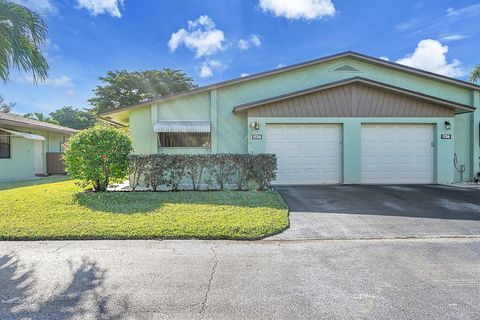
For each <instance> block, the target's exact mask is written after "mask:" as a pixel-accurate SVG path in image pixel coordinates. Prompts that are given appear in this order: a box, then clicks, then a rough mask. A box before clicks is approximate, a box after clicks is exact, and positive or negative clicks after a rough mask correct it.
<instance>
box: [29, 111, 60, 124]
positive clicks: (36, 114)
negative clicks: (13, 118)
mask: <svg viewBox="0 0 480 320" xmlns="http://www.w3.org/2000/svg"><path fill="white" fill-rule="evenodd" d="M23 116H24V117H25V118H30V119H34V120H38V121H43V122H48V123H53V124H58V121H57V120H54V119H52V118H50V117H49V116H46V115H44V114H43V113H41V112H34V113H26V114H24V115H23Z"/></svg>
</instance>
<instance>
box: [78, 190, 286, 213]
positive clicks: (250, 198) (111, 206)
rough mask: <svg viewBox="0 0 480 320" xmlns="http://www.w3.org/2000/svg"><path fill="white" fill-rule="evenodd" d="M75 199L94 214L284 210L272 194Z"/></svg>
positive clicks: (167, 194)
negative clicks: (172, 207)
mask: <svg viewBox="0 0 480 320" xmlns="http://www.w3.org/2000/svg"><path fill="white" fill-rule="evenodd" d="M75 199H76V201H77V202H78V204H80V205H81V206H84V207H87V208H89V209H91V210H94V211H103V212H111V213H123V214H135V213H147V212H152V211H155V210H158V209H160V208H161V207H162V206H164V205H167V204H179V205H180V204H182V205H210V206H238V207H248V208H272V209H286V205H285V203H284V202H283V200H282V198H281V197H280V195H279V194H278V193H277V192H274V191H269V192H246V191H179V192H99V193H94V192H81V193H77V194H76V195H75Z"/></svg>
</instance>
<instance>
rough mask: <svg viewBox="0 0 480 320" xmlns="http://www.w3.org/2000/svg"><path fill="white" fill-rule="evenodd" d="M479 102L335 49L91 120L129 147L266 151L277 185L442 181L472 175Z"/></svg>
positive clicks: (440, 80)
mask: <svg viewBox="0 0 480 320" xmlns="http://www.w3.org/2000/svg"><path fill="white" fill-rule="evenodd" d="M479 107H480V86H477V85H474V84H472V83H467V82H464V81H460V80H457V79H452V78H448V77H444V76H441V75H438V74H433V73H430V72H426V71H422V70H418V69H414V68H410V67H406V66H403V65H399V64H396V63H392V62H388V61H384V60H380V59H377V58H372V57H369V56H365V55H362V54H359V53H355V52H345V53H340V54H337V55H333V56H329V57H325V58H321V59H317V60H312V61H308V62H304V63H300V64H296V65H292V66H287V67H284V68H280V69H276V70H272V71H267V72H263V73H259V74H255V75H251V76H248V77H243V78H238V79H234V80H230V81H225V82H220V83H216V84H212V85H208V86H205V87H200V88H196V89H193V90H191V91H188V92H185V93H181V94H177V95H172V96H165V97H159V98H157V99H153V100H150V101H146V102H143V103H139V104H137V105H133V106H127V107H123V108H118V109H115V110H112V111H108V112H105V113H103V114H101V115H100V116H101V118H103V119H105V120H107V121H111V122H113V123H117V124H121V125H123V126H126V127H128V130H129V132H130V135H131V137H132V138H133V142H134V149H135V152H136V153H141V154H151V153H228V152H230V153H247V152H249V153H262V152H270V153H275V154H276V155H277V157H278V174H277V181H276V183H281V184H317V183H318V184H320V183H346V184H352V183H381V184H385V183H387V184H388V183H391V184H395V183H451V182H454V181H458V180H460V173H459V172H458V171H461V170H464V172H463V179H464V180H472V178H473V177H474V175H475V174H476V173H477V172H478V171H480V170H479V124H480V117H479V111H478V110H477V111H475V110H476V109H479ZM455 154H456V156H457V160H458V162H457V169H458V171H457V170H456V169H455V166H454V156H455Z"/></svg>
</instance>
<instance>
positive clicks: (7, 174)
mask: <svg viewBox="0 0 480 320" xmlns="http://www.w3.org/2000/svg"><path fill="white" fill-rule="evenodd" d="M75 132H76V130H74V129H70V128H66V127H62V126H58V125H55V124H51V123H47V122H43V121H38V120H33V119H29V118H24V117H22V116H19V115H15V114H11V113H3V112H0V180H14V179H27V178H32V177H35V176H36V175H37V176H42V175H46V174H50V173H62V171H63V164H62V162H61V159H60V155H61V153H62V152H63V145H64V143H65V142H66V141H67V140H68V137H69V136H70V135H71V134H73V133H75Z"/></svg>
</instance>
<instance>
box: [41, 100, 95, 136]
mask: <svg viewBox="0 0 480 320" xmlns="http://www.w3.org/2000/svg"><path fill="white" fill-rule="evenodd" d="M50 117H51V118H52V119H53V120H55V121H57V122H58V124H60V125H61V126H64V127H68V128H73V129H78V130H81V129H86V128H89V127H93V126H94V125H95V123H96V121H97V120H96V118H95V116H94V115H93V114H92V113H91V112H89V111H86V110H81V109H76V108H74V107H72V106H69V107H63V108H60V109H58V110H56V111H54V112H52V113H50Z"/></svg>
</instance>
